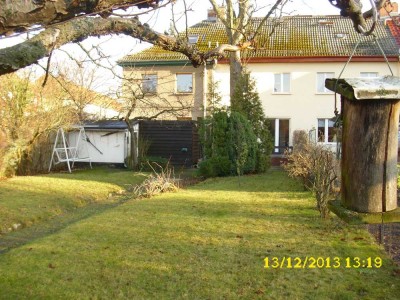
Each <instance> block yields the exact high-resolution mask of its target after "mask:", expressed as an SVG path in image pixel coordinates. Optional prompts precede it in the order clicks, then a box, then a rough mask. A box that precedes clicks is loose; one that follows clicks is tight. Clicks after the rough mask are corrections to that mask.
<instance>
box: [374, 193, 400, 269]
mask: <svg viewBox="0 0 400 300" xmlns="http://www.w3.org/2000/svg"><path fill="white" fill-rule="evenodd" d="M397 206H398V207H400V195H398V196H397ZM366 227H367V229H368V231H369V232H370V233H371V234H372V235H373V236H374V237H375V239H376V240H377V242H378V243H379V244H383V246H384V247H385V250H386V252H387V253H389V255H390V257H391V258H392V259H393V260H394V262H395V263H397V264H398V265H399V266H400V223H388V224H370V225H366Z"/></svg>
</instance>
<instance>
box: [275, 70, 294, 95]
mask: <svg viewBox="0 0 400 300" xmlns="http://www.w3.org/2000/svg"><path fill="white" fill-rule="evenodd" d="M274 93H290V73H278V74H274Z"/></svg>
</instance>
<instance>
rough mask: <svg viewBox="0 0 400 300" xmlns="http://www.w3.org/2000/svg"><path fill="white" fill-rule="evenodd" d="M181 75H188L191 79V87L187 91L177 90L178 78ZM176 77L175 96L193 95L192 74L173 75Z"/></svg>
mask: <svg viewBox="0 0 400 300" xmlns="http://www.w3.org/2000/svg"><path fill="white" fill-rule="evenodd" d="M181 75H185V76H187V75H190V76H191V77H192V86H191V88H189V89H187V90H179V82H178V78H179V76H181ZM175 77H176V87H175V91H176V93H177V94H193V91H194V78H193V73H176V74H175Z"/></svg>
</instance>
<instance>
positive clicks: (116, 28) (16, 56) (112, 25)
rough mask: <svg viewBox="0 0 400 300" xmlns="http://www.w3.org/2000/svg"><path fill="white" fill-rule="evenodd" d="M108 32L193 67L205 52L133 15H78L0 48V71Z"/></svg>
mask: <svg viewBox="0 0 400 300" xmlns="http://www.w3.org/2000/svg"><path fill="white" fill-rule="evenodd" d="M108 34H125V35H129V36H132V37H134V38H137V39H140V40H141V41H145V42H149V43H151V44H153V45H158V46H160V47H162V48H163V49H166V50H170V51H176V52H180V53H183V54H185V55H186V56H187V57H188V58H189V59H190V60H191V62H192V64H193V65H194V66H195V67H198V66H200V65H201V64H202V63H203V62H204V59H205V56H204V53H201V52H200V51H199V50H198V49H196V47H194V46H193V45H189V44H188V43H187V41H185V40H183V39H176V38H173V37H170V36H166V35H163V34H159V33H157V32H155V31H154V30H152V29H151V28H149V26H147V24H142V23H141V22H140V21H139V20H138V19H136V18H134V19H123V18H109V19H103V18H81V19H75V20H73V21H70V22H66V23H63V24H59V25H55V26H52V27H50V28H49V29H46V30H44V31H43V32H41V33H39V34H37V35H36V36H34V37H33V38H32V39H30V40H27V41H25V42H23V43H20V44H17V45H15V46H13V47H8V48H4V49H0V75H3V74H7V73H11V72H14V71H16V70H18V69H21V68H24V67H26V66H29V65H31V64H34V63H37V62H38V60H39V59H41V58H43V57H46V56H48V55H49V54H50V52H51V51H52V50H54V49H57V48H59V47H61V46H62V45H64V44H67V43H69V42H78V41H82V40H84V39H86V38H87V37H89V36H101V35H108Z"/></svg>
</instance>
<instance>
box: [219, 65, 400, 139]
mask: <svg viewBox="0 0 400 300" xmlns="http://www.w3.org/2000/svg"><path fill="white" fill-rule="evenodd" d="M344 64H345V63H344V62H340V63H257V64H249V65H248V66H247V69H248V70H249V71H250V72H251V74H252V77H253V78H254V79H255V80H256V86H257V91H258V93H259V95H260V98H261V101H262V105H263V108H264V111H265V114H266V117H267V118H271V119H289V120H290V121H289V127H290V138H289V144H290V145H292V133H293V131H294V130H306V131H309V130H311V129H312V128H317V124H318V123H317V122H318V121H317V120H318V119H325V118H332V117H333V116H334V95H333V93H330V94H318V93H317V73H318V72H333V73H335V77H338V76H339V74H340V72H341V71H342V69H343V66H344ZM391 67H392V70H393V72H394V75H395V76H398V75H399V68H398V64H397V63H392V64H391ZM360 72H378V75H379V76H383V75H390V71H389V68H388V66H387V64H386V63H375V62H368V63H367V62H350V64H349V65H348V66H347V68H346V69H345V71H344V73H343V74H342V76H341V78H346V77H347V78H349V77H360ZM276 73H290V76H291V80H290V92H289V93H288V94H276V93H273V87H274V74H276ZM214 79H215V81H217V82H219V91H220V94H221V96H222V98H223V103H225V104H227V103H229V65H226V64H219V65H217V66H216V68H215V69H214ZM339 99H340V96H338V107H339V109H340V100H339Z"/></svg>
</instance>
